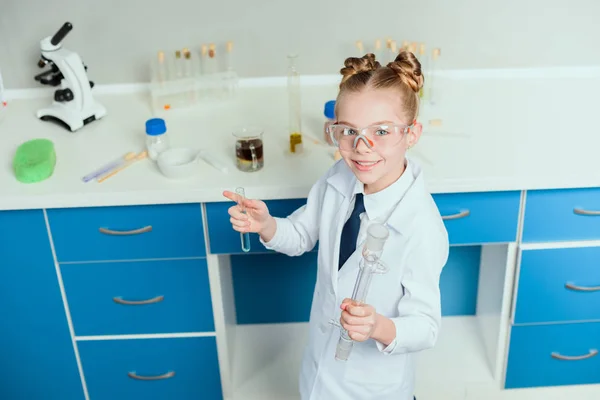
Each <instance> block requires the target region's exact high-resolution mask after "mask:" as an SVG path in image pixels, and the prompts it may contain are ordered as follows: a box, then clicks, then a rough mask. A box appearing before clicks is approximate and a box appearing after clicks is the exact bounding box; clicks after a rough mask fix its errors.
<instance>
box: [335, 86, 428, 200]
mask: <svg viewBox="0 0 600 400" xmlns="http://www.w3.org/2000/svg"><path fill="white" fill-rule="evenodd" d="M402 114H403V113H402V102H401V98H400V96H398V93H397V92H394V91H393V90H389V89H373V88H369V87H366V88H365V89H364V90H360V91H357V92H346V93H344V94H343V95H341V96H340V98H339V99H338V101H337V104H336V117H337V123H339V124H344V125H348V126H350V127H353V128H357V130H359V129H361V128H364V127H368V126H373V125H411V123H412V122H413V121H409V120H407V118H406V117H405V116H404V115H402ZM358 133H360V132H358ZM388 134H391V135H402V137H401V139H400V140H399V141H396V142H395V144H394V145H392V146H390V147H387V146H378V145H377V144H375V145H374V146H373V147H372V148H369V146H368V145H367V144H366V143H365V142H364V141H363V140H360V139H359V140H358V141H357V143H356V147H355V148H354V149H353V150H345V149H340V154H341V155H342V158H343V159H344V161H345V162H346V164H348V166H349V167H350V169H352V171H353V172H354V175H356V177H357V179H358V180H359V181H361V182H362V183H363V184H364V191H365V194H369V193H375V192H379V191H381V190H383V189H385V188H386V187H388V186H390V185H391V184H392V183H394V182H395V181H396V180H398V178H400V176H401V175H402V173H403V172H404V165H405V155H406V150H407V149H408V148H409V147H411V146H413V145H415V144H416V143H417V141H418V140H419V137H420V135H421V125H420V124H415V125H414V126H412V127H411V128H410V130H409V131H408V132H407V133H405V134H402V133H394V132H390V133H388Z"/></svg>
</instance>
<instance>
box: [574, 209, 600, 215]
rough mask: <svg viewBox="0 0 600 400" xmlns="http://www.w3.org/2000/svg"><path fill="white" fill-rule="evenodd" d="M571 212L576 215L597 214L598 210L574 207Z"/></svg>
mask: <svg viewBox="0 0 600 400" xmlns="http://www.w3.org/2000/svg"><path fill="white" fill-rule="evenodd" d="M573 212H574V213H575V214H578V215H586V216H598V215H600V211H592V210H584V209H583V208H574V209H573Z"/></svg>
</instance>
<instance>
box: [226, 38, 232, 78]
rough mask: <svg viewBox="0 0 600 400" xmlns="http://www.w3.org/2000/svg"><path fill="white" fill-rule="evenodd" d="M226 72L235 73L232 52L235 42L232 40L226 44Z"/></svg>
mask: <svg viewBox="0 0 600 400" xmlns="http://www.w3.org/2000/svg"><path fill="white" fill-rule="evenodd" d="M225 50H226V53H225V70H226V71H233V60H232V56H231V52H232V51H233V42H232V41H231V40H230V41H228V42H227V43H226V44H225Z"/></svg>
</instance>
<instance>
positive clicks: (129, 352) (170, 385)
mask: <svg viewBox="0 0 600 400" xmlns="http://www.w3.org/2000/svg"><path fill="white" fill-rule="evenodd" d="M78 346H79V353H80V355H81V363H82V366H83V372H84V374H85V380H86V382H87V387H88V391H89V394H90V400H109V399H110V400H132V399H144V400H165V399H177V400H198V399H202V400H222V399H223V394H222V389H221V378H220V374H219V362H218V358H217V344H216V341H215V338H214V337H201V338H184V339H181V338H176V339H134V340H101V341H84V342H79V343H78ZM144 378H146V379H144Z"/></svg>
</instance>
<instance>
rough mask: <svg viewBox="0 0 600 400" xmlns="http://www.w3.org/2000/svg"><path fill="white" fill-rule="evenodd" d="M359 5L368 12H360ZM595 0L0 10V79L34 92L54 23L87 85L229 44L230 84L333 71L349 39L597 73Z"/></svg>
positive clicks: (63, 3)
mask: <svg viewBox="0 0 600 400" xmlns="http://www.w3.org/2000/svg"><path fill="white" fill-rule="evenodd" d="M365 4H369V6H365ZM599 16H600V2H599V1H596V0H570V1H564V0H547V1H544V0H501V1H493V2H492V1H489V0H487V1H486V0H410V1H408V0H299V1H296V2H292V1H290V0H254V1H245V0H221V1H216V0H213V1H206V0H161V1H157V0H0V70H1V71H2V73H3V76H4V80H5V85H6V86H7V87H8V88H17V87H38V83H37V82H35V81H34V80H33V76H34V75H35V74H37V73H39V72H41V71H40V70H39V69H38V68H37V66H36V63H37V60H38V57H39V40H40V39H41V38H42V37H44V36H47V35H52V34H54V32H56V30H57V29H58V28H59V27H60V26H61V25H62V24H63V23H64V22H65V21H70V22H71V23H72V24H73V26H74V28H73V31H71V33H70V34H69V35H68V36H67V38H66V39H65V41H64V42H63V43H64V46H65V47H67V46H68V48H69V49H71V50H75V51H77V52H79V54H80V55H81V56H82V58H83V60H84V62H85V63H86V64H87V65H88V67H89V74H90V79H92V80H94V81H95V82H96V83H99V84H105V83H119V82H139V81H145V80H147V73H146V70H147V68H146V65H147V61H148V60H149V59H150V58H152V57H154V56H155V54H156V52H157V51H158V50H159V49H165V50H166V49H173V50H174V49H176V48H183V47H190V48H193V49H198V48H199V46H200V44H202V43H205V42H217V43H219V42H225V41H226V40H233V41H234V43H235V54H236V57H237V69H238V71H239V72H240V74H241V75H242V76H265V75H283V74H284V73H285V67H286V61H285V55H286V53H287V52H289V51H291V50H295V51H298V52H299V53H300V55H301V60H300V68H301V71H302V72H303V73H305V74H328V73H337V71H339V69H340V67H341V66H342V64H343V60H344V58H345V57H346V56H348V55H350V54H351V52H352V51H353V49H354V47H353V46H354V45H353V43H354V42H355V41H356V40H357V39H362V40H364V41H369V42H372V41H374V39H375V38H377V37H382V38H385V37H386V36H391V37H393V38H394V39H396V40H398V41H399V42H400V41H402V40H410V41H423V42H426V43H427V44H428V45H432V46H439V47H441V48H442V56H443V57H442V59H443V66H444V68H497V67H524V66H537V65H590V64H600V51H598V47H597V46H598V43H597V40H598V38H599V37H600V27H599V26H598V25H597V23H596V22H597V18H598V17H599Z"/></svg>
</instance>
